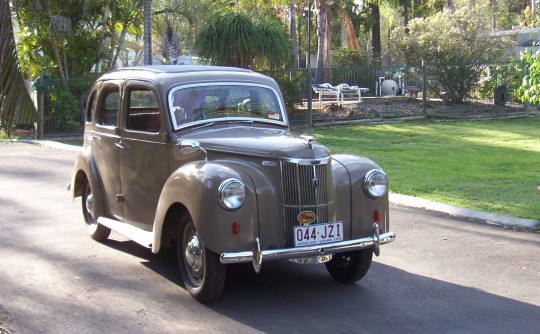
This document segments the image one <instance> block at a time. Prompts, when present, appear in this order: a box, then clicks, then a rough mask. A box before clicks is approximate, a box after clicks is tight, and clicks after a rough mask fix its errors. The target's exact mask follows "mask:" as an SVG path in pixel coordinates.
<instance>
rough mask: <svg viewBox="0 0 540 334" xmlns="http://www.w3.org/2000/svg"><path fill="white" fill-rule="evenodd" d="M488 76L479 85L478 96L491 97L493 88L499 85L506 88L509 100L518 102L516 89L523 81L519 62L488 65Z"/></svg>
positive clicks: (486, 98)
mask: <svg viewBox="0 0 540 334" xmlns="http://www.w3.org/2000/svg"><path fill="white" fill-rule="evenodd" d="M488 69H489V78H488V79H487V80H485V81H482V83H481V84H480V87H479V92H480V98H482V99H484V100H490V99H493V94H494V92H495V89H496V88H497V87H499V86H501V85H505V86H506V87H507V88H508V93H509V94H510V101H512V102H519V101H520V97H519V94H518V89H519V87H520V86H521V83H522V82H523V67H522V66H521V64H519V63H508V64H497V65H490V66H489V68H488Z"/></svg>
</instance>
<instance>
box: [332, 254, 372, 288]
mask: <svg viewBox="0 0 540 334" xmlns="http://www.w3.org/2000/svg"><path fill="white" fill-rule="evenodd" d="M372 258H373V250H372V249H362V250H359V251H354V252H346V253H337V254H334V256H333V257H332V260H330V261H329V262H326V263H325V265H326V270H328V272H329V273H330V275H332V277H333V278H334V279H335V280H337V281H340V282H342V283H354V282H356V281H359V280H361V279H362V278H363V277H364V276H365V275H366V274H367V272H368V270H369V267H370V266H371V259H372Z"/></svg>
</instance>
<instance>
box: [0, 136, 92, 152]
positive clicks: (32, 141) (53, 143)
mask: <svg viewBox="0 0 540 334" xmlns="http://www.w3.org/2000/svg"><path fill="white" fill-rule="evenodd" d="M9 141H13V142H16V143H17V142H18V143H26V144H34V145H39V146H42V147H48V148H57V149H60V150H65V151H74V152H77V151H81V150H82V147H80V146H76V145H69V144H62V143H59V142H56V141H52V140H37V139H11V140H9Z"/></svg>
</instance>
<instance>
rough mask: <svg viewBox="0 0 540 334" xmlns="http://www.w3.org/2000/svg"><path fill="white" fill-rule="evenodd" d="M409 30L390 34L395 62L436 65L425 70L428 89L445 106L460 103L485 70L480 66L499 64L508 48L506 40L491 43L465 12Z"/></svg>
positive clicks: (417, 22)
mask: <svg viewBox="0 0 540 334" xmlns="http://www.w3.org/2000/svg"><path fill="white" fill-rule="evenodd" d="M408 30H409V32H408V33H407V32H406V31H405V28H404V27H398V28H396V29H394V31H392V35H391V43H390V44H391V45H392V52H393V54H394V56H395V58H396V59H397V60H399V61H402V62H404V63H406V64H407V65H411V66H419V65H421V62H422V60H426V61H428V62H432V63H435V64H434V66H430V67H428V77H430V78H431V80H430V81H429V85H430V87H429V88H430V90H431V91H432V92H433V93H435V94H436V95H438V96H439V97H441V98H442V99H444V100H445V101H446V102H448V103H463V101H464V99H465V98H466V97H467V94H468V92H470V90H471V87H472V86H473V85H475V84H476V83H477V82H478V80H479V79H480V75H481V73H482V72H483V71H484V69H485V66H484V65H482V64H481V63H485V62H489V61H494V60H498V59H499V58H501V57H502V56H503V53H504V50H505V49H506V48H507V47H508V45H509V44H508V41H507V40H505V39H502V38H501V39H491V38H490V37H489V34H488V32H489V27H488V26H486V23H485V21H482V20H481V19H480V18H479V16H478V15H477V14H476V13H475V12H473V11H470V10H467V9H466V8H464V9H461V10H458V11H455V12H454V13H452V12H450V11H448V10H445V11H442V12H439V13H437V14H435V15H434V16H431V17H429V18H426V19H414V20H411V21H410V22H409V25H408ZM436 63H443V64H442V65H436ZM465 63H468V64H467V65H465Z"/></svg>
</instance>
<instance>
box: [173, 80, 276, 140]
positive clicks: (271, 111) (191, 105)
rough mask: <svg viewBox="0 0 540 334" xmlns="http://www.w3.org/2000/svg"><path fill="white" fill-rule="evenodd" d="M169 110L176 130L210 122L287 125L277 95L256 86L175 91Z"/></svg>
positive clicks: (203, 86) (206, 86) (201, 86)
mask: <svg viewBox="0 0 540 334" xmlns="http://www.w3.org/2000/svg"><path fill="white" fill-rule="evenodd" d="M169 110H170V113H171V119H172V122H173V127H174V129H175V130H177V129H180V128H182V127H184V126H187V125H191V124H197V123H204V122H205V121H207V120H220V119H225V120H263V121H265V122H271V123H277V124H286V119H285V116H284V112H283V110H284V109H283V108H282V105H281V103H280V100H279V99H278V96H277V93H276V92H275V91H274V90H273V89H271V88H269V87H267V86H262V85H255V84H215V83H212V84H198V85H188V86H181V87H177V88H174V89H172V90H171V91H170V93H169Z"/></svg>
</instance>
